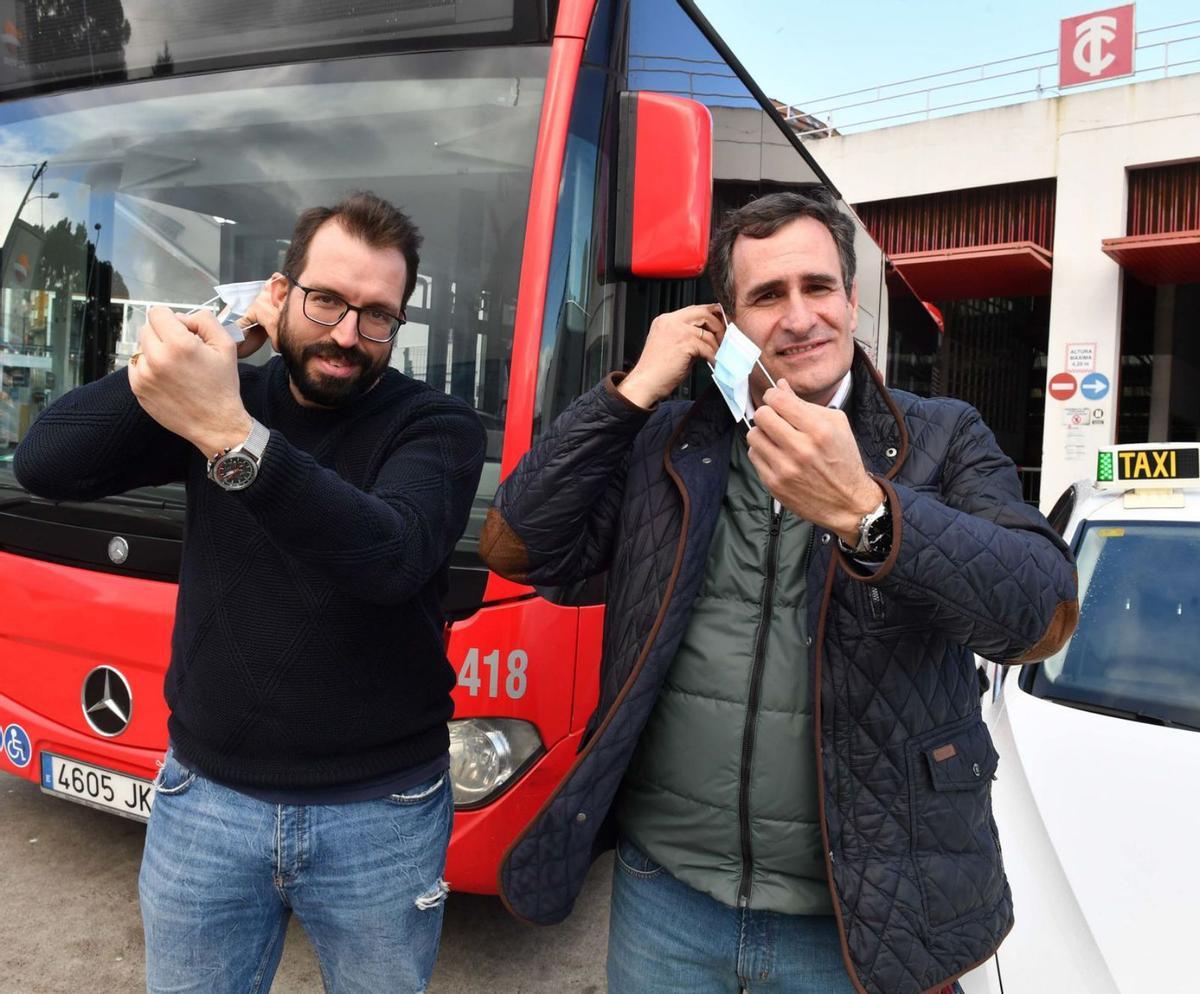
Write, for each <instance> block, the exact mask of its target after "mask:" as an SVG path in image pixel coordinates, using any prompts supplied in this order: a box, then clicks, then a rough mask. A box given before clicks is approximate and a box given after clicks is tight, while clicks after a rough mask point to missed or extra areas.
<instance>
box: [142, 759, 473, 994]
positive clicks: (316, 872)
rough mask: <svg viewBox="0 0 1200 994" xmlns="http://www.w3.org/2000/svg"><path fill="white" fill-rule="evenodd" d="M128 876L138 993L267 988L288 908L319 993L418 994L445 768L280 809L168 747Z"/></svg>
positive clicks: (433, 918) (446, 835)
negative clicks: (426, 776) (134, 890)
mask: <svg viewBox="0 0 1200 994" xmlns="http://www.w3.org/2000/svg"><path fill="white" fill-rule="evenodd" d="M157 783H158V789H157V792H156V795H155V800H154V809H153V812H152V814H151V816H150V824H149V826H148V827H147V830H146V848H145V851H144V853H143V856H142V869H141V874H140V876H139V878H138V892H139V896H140V899H141V909H142V923H143V925H144V927H145V932H146V988H147V991H148V992H149V994H160V992H164V991H170V992H172V994H184V992H195V994H201V992H203V994H225V992H229V994H233V992H238V994H242V992H251V994H266V992H267V991H269V990H270V989H271V981H272V978H273V977H274V975H275V970H276V969H277V967H278V966H279V958H280V955H281V953H282V952H283V940H284V936H285V934H286V932H287V925H288V920H289V919H290V918H291V916H292V914H293V913H294V914H295V915H296V916H297V918H298V919H299V920H300V923H301V924H302V925H303V926H304V930H305V931H306V932H307V933H308V936H309V938H310V939H311V940H312V944H313V947H314V949H315V951H316V954H317V960H318V962H319V963H320V966H321V977H322V979H323V981H324V984H325V990H326V991H328V992H329V994H375V992H379V991H388V992H398V994H421V992H423V991H424V990H425V988H426V986H427V985H428V983H429V977H430V974H431V973H432V972H433V963H434V959H435V958H436V956H437V948H438V939H439V937H440V935H441V930H442V913H443V905H444V901H445V896H446V886H445V884H444V883H443V882H442V873H443V872H444V870H445V865H446V846H447V844H448V843H449V840H450V824H451V820H452V815H453V798H452V794H451V791H450V782H449V776H448V774H439V775H438V776H436V777H434V778H433V779H431V780H430V781H428V782H427V783H424V784H421V785H419V786H417V787H414V788H412V789H411V790H410V791H407V792H405V793H404V794H398V795H394V796H392V797H388V798H382V799H380V800H376V801H363V802H360V803H353V804H338V805H315V804H314V805H307V806H298V805H286V804H284V805H279V804H268V803H266V802H265V801H259V800H255V799H254V798H251V797H247V796H245V795H244V794H240V793H238V792H237V791H234V790H230V789H229V788H227V787H223V786H221V785H220V784H216V783H213V782H212V781H211V780H207V779H205V778H204V777H202V776H199V775H198V774H196V773H194V772H193V771H191V770H189V769H187V768H186V767H184V766H183V765H182V764H180V763H179V762H178V761H177V760H176V759H175V758H174V755H173V754H172V753H170V752H168V753H167V757H166V760H165V761H164V765H163V769H162V771H161V773H160V774H159V778H158V781H157Z"/></svg>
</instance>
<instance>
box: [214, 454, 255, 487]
mask: <svg viewBox="0 0 1200 994" xmlns="http://www.w3.org/2000/svg"><path fill="white" fill-rule="evenodd" d="M257 475H258V464H257V463H255V461H254V460H253V459H251V458H250V457H249V456H247V455H243V454H242V453H241V452H230V453H229V454H228V455H225V456H222V457H221V458H220V459H218V460H217V461H216V463H215V465H214V466H213V472H212V477H213V480H214V481H216V483H217V484H218V485H219V486H222V487H224V488H225V489H226V490H244V489H245V488H246V487H248V486H250V484H251V483H253V482H254V478H255V477H256V476H257Z"/></svg>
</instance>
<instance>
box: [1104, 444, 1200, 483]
mask: <svg viewBox="0 0 1200 994" xmlns="http://www.w3.org/2000/svg"><path fill="white" fill-rule="evenodd" d="M1096 483H1097V484H1098V485H1099V486H1100V487H1102V488H1103V489H1106V490H1131V489H1140V490H1151V489H1173V488H1175V487H1196V486H1200V444H1198V443H1195V442H1175V443H1171V442H1165V443H1151V444H1143V445H1106V446H1105V447H1104V448H1102V449H1101V450H1100V453H1099V455H1098V456H1097V458H1096Z"/></svg>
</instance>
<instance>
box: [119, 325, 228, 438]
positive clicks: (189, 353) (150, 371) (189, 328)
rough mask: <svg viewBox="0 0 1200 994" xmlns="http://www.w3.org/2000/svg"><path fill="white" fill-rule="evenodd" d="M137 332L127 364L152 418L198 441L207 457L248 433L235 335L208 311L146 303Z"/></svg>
mask: <svg viewBox="0 0 1200 994" xmlns="http://www.w3.org/2000/svg"><path fill="white" fill-rule="evenodd" d="M148 317H149V320H148V322H147V324H146V325H145V326H143V328H142V330H141V333H140V334H139V336H138V350H139V351H140V353H141V354H140V355H139V356H137V357H136V361H131V362H130V364H129V386H130V388H131V389H132V390H133V395H134V396H135V397H136V398H137V401H138V403H139V404H141V405H142V409H143V410H144V411H145V412H146V413H147V414H149V415H150V417H152V418H153V419H154V420H155V421H157V422H158V423H159V424H160V425H162V426H163V427H164V428H166V429H167V430H168V431H172V432H174V433H175V434H176V435H179V436H180V437H182V438H186V439H187V440H188V441H189V442H191V443H192V444H193V445H195V446H196V448H198V449H199V450H200V451H201V452H202V453H203V454H204V455H205V457H211V456H213V455H214V454H216V453H217V452H221V451H223V450H225V449H227V448H232V447H233V446H235V445H239V444H241V443H242V442H244V441H245V440H246V436H247V435H249V434H250V427H251V419H250V415H249V414H247V413H246V408H245V407H244V406H242V397H241V392H240V389H239V381H238V372H237V349H236V346H235V345H234V342H233V339H232V338H230V337H229V335H228V334H227V333H226V331H225V329H224V328H222V327H221V326H220V325H219V324H218V323H217V319H216V318H215V317H213V315H212V312H211V311H199V312H198V313H196V314H184V315H179V314H175V313H174V312H173V311H170V310H168V309H167V308H165V307H152V308H150V313H149V316H148Z"/></svg>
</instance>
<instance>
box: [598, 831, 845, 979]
mask: <svg viewBox="0 0 1200 994" xmlns="http://www.w3.org/2000/svg"><path fill="white" fill-rule="evenodd" d="M613 863H614V866H613V887H612V912H611V917H610V920H609V930H608V994H677V992H679V991H694V992H696V994H741V992H748V994H854V985H853V984H852V983H851V982H850V976H849V974H848V973H847V972H846V965H845V963H844V962H843V960H842V947H841V942H840V940H839V939H838V931H837V924H836V922H835V921H834V919H833V916H831V915H785V914H780V913H779V912H776V911H753V910H750V909H747V908H733V907H730V906H729V905H727V904H722V903H721V902H720V901H717V900H716V899H714V898H711V897H709V896H708V895H707V894H702V893H700V891H698V890H693V889H692V888H691V887H688V886H687V885H686V884H684V883H681V882H680V881H678V880H676V879H675V878H674V877H672V876H671V875H670V874H669V873H667V871H666V870H664V869H663V868H662V867H661V866H659V865H658V863H656V862H654V861H653V860H652V859H650V857H648V856H647V855H645V854H644V853H643V852H642V851H641V850H639V849H638V848H637V847H635V846H634V845H633V844H632V843H631V842H629V841H628V840H627V839H621V840H620V842H618V844H617V851H616V856H615V859H614V860H613Z"/></svg>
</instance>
